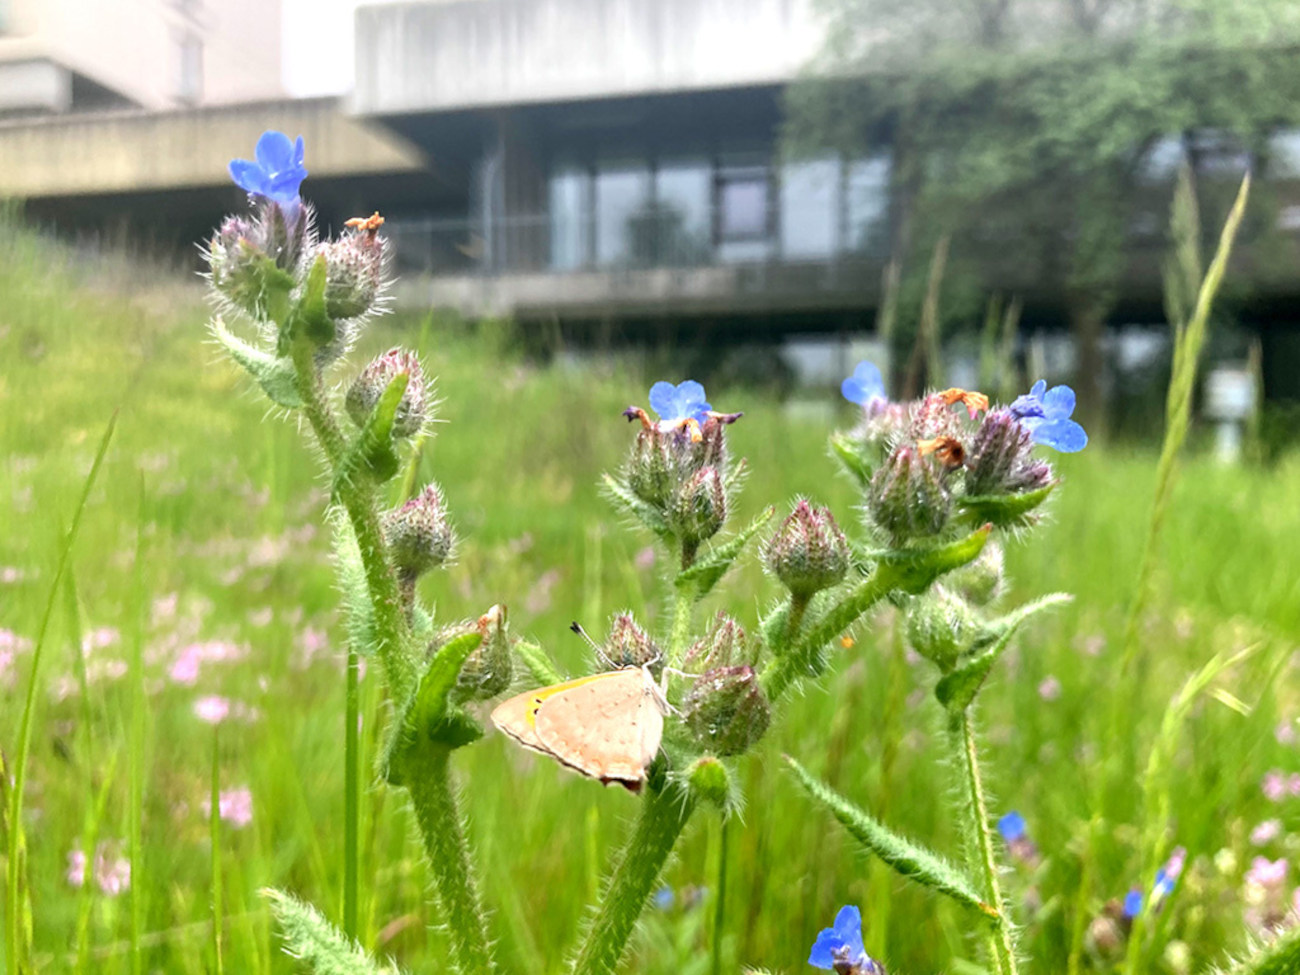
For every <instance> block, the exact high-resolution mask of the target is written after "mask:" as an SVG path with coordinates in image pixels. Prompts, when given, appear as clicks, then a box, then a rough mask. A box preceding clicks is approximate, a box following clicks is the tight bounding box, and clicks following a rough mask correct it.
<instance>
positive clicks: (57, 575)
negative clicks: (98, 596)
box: [5, 411, 117, 975]
mask: <svg viewBox="0 0 1300 975" xmlns="http://www.w3.org/2000/svg"><path fill="white" fill-rule="evenodd" d="M116 427H117V413H116V411H115V412H114V413H113V415H112V416H111V417H110V418H109V421H108V426H107V427H106V428H105V430H104V435H103V437H101V438H100V441H99V448H98V449H97V450H96V451H95V459H94V461H93V462H92V463H91V465H90V473H89V474H87V475H86V480H85V482H84V483H83V484H82V487H81V497H80V498H79V499H78V500H77V507H76V510H75V511H74V513H73V515H72V524H71V526H70V527H69V528H68V533H67V535H66V536H65V537H64V540H63V548H62V550H61V551H60V552H59V562H58V568H57V569H55V572H54V579H53V580H52V581H51V583H50V592H49V595H48V596H47V597H46V600H45V609H44V611H43V612H42V614H41V625H40V629H39V630H38V631H37V635H36V644H35V646H34V648H33V650H32V665H31V671H30V673H29V674H28V677H27V694H26V699H25V700H24V702H23V716H22V721H21V723H20V725H19V730H18V752H17V754H16V755H15V756H14V771H13V789H12V790H11V791H10V793H9V810H8V816H7V817H6V822H7V825H8V829H9V833H8V836H7V837H6V844H5V847H6V853H7V859H6V867H5V873H6V877H5V881H6V883H5V963H6V971H9V972H12V973H14V975H18V973H20V972H23V971H26V970H27V969H28V968H29V965H28V960H27V958H26V957H25V949H26V945H27V943H26V940H25V938H23V928H22V918H23V916H24V914H25V913H26V911H27V910H28V905H26V904H25V903H21V902H20V896H19V895H20V892H21V887H22V873H23V865H24V858H22V857H20V855H19V851H20V848H21V847H22V845H23V843H22V836H23V823H22V810H23V790H24V789H25V787H26V785H27V759H28V756H29V754H30V752H31V744H32V716H33V713H34V712H35V710H36V687H37V681H38V680H39V679H40V669H41V654H42V651H43V650H44V649H45V638H46V637H47V636H48V634H49V629H50V620H51V618H52V617H53V616H54V606H55V603H56V602H57V601H58V596H59V586H60V585H62V583H63V576H64V573H66V572H67V570H68V562H69V560H70V559H71V558H72V546H73V544H74V543H75V542H76V540H77V532H78V531H79V530H80V528H81V517H82V515H83V514H84V513H85V511H86V502H87V501H88V500H89V499H90V492H91V490H92V489H93V488H94V486H95V480H96V478H97V477H98V476H99V470H100V468H101V467H102V466H103V463H104V456H105V454H107V453H108V445H109V443H110V442H111V441H112V439H113V431H114V430H115V429H116Z"/></svg>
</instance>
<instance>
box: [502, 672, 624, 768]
mask: <svg viewBox="0 0 1300 975" xmlns="http://www.w3.org/2000/svg"><path fill="white" fill-rule="evenodd" d="M604 676H606V675H605V674H594V675H592V676H590V677H579V678H578V679H576V680H570V681H565V682H564V683H562V684H552V685H550V686H549V687H539V688H537V690H535V691H525V692H524V693H523V694H516V695H515V696H514V697H512V698H510V699H509V700H506V701H502V702H501V703H500V704H498V705H497V706H496V707H495V708H494V709H493V711H492V723H493V724H494V725H496V726H497V727H498V728H499V729H501V730H502V731H504V732H505V733H506V734H507V735H509V736H510V737H511V738H513V739H514V740H515V741H517V742H519V744H521V745H523V746H524V747H525V748H531V749H533V751H537V752H541V753H542V754H544V755H549V754H551V751H550V749H549V748H547V747H546V746H545V745H543V744H542V742H541V739H539V738H538V737H537V729H536V718H537V711H538V709H539V708H540V707H541V706H542V704H543V703H545V702H546V701H547V700H549V699H550V698H551V697H553V696H555V695H556V694H560V693H562V692H564V691H567V690H570V689H571V688H574V687H579V686H581V685H583V684H587V683H590V682H591V681H594V680H599V679H600V678H602V677H604Z"/></svg>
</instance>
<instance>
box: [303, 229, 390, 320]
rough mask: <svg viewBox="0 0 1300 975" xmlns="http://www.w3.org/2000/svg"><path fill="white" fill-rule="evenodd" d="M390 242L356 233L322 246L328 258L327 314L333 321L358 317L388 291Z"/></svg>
mask: <svg viewBox="0 0 1300 975" xmlns="http://www.w3.org/2000/svg"><path fill="white" fill-rule="evenodd" d="M386 248H387V240H386V239H385V238H383V237H380V236H379V235H378V234H376V233H371V232H368V231H364V230H362V231H356V232H352V233H348V234H345V235H344V236H342V237H340V238H339V239H338V240H331V241H328V242H326V243H324V244H321V245H320V247H319V248H317V253H318V254H322V255H324V257H325V311H326V312H327V313H328V314H329V316H330V317H331V318H357V317H359V316H361V315H364V314H366V312H368V311H370V310H371V309H373V308H374V307H375V302H376V301H377V300H378V299H379V297H380V295H381V294H382V293H383V290H384V258H385V253H386Z"/></svg>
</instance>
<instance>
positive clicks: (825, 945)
mask: <svg viewBox="0 0 1300 975" xmlns="http://www.w3.org/2000/svg"><path fill="white" fill-rule="evenodd" d="M843 947H844V942H843V941H841V940H840V937H839V935H837V934H836V933H835V931H834V930H833V929H831V928H823V929H822V932H821V934H819V935H817V940H816V941H814V942H813V946H812V951H811V952H810V953H809V955H808V964H809V965H812V966H813V968H824V969H826V970H827V971H831V970H833V969H834V968H835V950H836V949H837V948H843Z"/></svg>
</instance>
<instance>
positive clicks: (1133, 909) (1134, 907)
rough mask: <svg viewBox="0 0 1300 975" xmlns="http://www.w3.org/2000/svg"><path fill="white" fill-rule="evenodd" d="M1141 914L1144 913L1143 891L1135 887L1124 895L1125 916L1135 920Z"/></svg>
mask: <svg viewBox="0 0 1300 975" xmlns="http://www.w3.org/2000/svg"><path fill="white" fill-rule="evenodd" d="M1140 913H1142V891H1140V890H1138V889H1137V888H1136V887H1135V888H1134V889H1133V890H1130V891H1129V892H1128V893H1127V894H1125V895H1124V916H1125V917H1127V918H1134V917H1137V916H1138V915H1139V914H1140Z"/></svg>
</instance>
